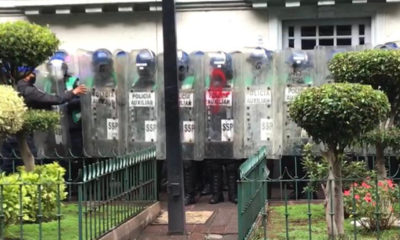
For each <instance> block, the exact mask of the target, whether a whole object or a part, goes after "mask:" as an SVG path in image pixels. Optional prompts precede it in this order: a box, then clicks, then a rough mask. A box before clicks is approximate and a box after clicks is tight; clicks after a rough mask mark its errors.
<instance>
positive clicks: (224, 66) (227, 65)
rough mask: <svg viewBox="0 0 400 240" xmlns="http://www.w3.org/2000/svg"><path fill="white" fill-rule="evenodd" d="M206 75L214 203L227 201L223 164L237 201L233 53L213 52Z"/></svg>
mask: <svg viewBox="0 0 400 240" xmlns="http://www.w3.org/2000/svg"><path fill="white" fill-rule="evenodd" d="M209 73H210V74H209V76H208V77H207V79H206V81H207V82H206V87H207V91H206V105H207V124H206V131H207V140H206V150H205V151H206V152H205V156H206V157H207V158H208V159H209V160H208V161H209V162H210V167H211V173H212V183H211V189H212V196H211V199H210V201H209V203H211V204H215V203H219V202H223V201H224V196H223V192H222V189H223V188H222V185H223V166H225V168H226V172H227V177H228V198H229V200H230V201H231V202H234V203H236V202H237V189H236V180H237V171H238V164H237V160H234V159H233V158H234V156H233V152H234V149H233V139H234V119H233V118H234V116H233V114H234V113H233V111H234V108H233V102H232V97H233V96H232V95H233V83H234V80H233V65H232V57H231V55H230V54H227V53H225V52H218V53H216V54H211V55H210V72H209Z"/></svg>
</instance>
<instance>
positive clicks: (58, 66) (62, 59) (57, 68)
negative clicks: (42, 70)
mask: <svg viewBox="0 0 400 240" xmlns="http://www.w3.org/2000/svg"><path fill="white" fill-rule="evenodd" d="M67 58H68V53H67V52H65V51H63V50H59V51H57V52H55V53H54V54H53V56H51V58H50V60H49V62H48V63H47V70H48V71H49V72H50V73H51V74H52V75H53V76H57V77H60V78H61V77H64V76H65V75H67V74H68V65H67ZM61 75H62V76H61Z"/></svg>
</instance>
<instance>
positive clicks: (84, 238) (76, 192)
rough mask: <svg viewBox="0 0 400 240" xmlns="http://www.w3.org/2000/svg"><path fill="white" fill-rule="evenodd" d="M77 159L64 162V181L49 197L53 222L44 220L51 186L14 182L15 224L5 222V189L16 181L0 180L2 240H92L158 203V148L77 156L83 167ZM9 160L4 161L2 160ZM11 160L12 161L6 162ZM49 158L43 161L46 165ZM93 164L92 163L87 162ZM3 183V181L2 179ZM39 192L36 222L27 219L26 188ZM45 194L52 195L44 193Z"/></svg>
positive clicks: (60, 182) (59, 182) (65, 159)
mask: <svg viewBox="0 0 400 240" xmlns="http://www.w3.org/2000/svg"><path fill="white" fill-rule="evenodd" d="M76 159H78V158H77V157H74V158H66V157H64V158H62V161H64V163H66V164H64V165H66V166H69V167H67V170H66V171H67V173H66V177H65V178H64V179H58V180H59V181H56V184H55V186H53V187H54V188H55V189H56V191H53V192H52V193H51V194H53V195H52V197H53V198H54V199H55V201H54V204H55V205H56V206H55V207H54V209H53V210H54V211H53V213H52V214H53V216H54V219H53V220H52V221H51V222H47V221H46V219H43V211H45V210H46V209H43V205H42V200H41V199H42V198H45V197H49V196H44V194H45V192H44V191H43V190H42V189H44V187H46V186H48V185H49V184H48V183H45V182H38V183H26V182H19V183H18V184H14V186H15V187H16V188H15V189H17V191H16V192H15V193H14V194H15V195H16V196H17V198H18V201H17V206H16V209H17V214H18V216H17V221H14V222H13V223H12V224H10V223H9V222H7V219H8V216H5V213H6V211H5V210H4V209H3V203H4V202H3V199H4V200H5V194H7V193H6V191H5V190H6V189H7V186H10V185H12V183H5V182H0V239H26V240H28V239H32V240H45V239H51V240H55V239H57V240H62V239H65V240H74V239H76V240H92V239H98V238H100V237H102V236H104V235H105V234H106V233H108V232H110V231H111V230H113V229H115V228H116V227H117V226H119V225H120V224H122V223H124V222H126V221H127V220H129V219H130V218H132V217H134V216H136V215H137V214H139V213H140V212H142V211H143V210H144V209H146V208H147V207H148V206H149V205H151V204H152V203H154V202H156V201H157V167H156V150H155V148H150V149H146V150H142V151H139V152H136V153H132V154H128V155H125V156H117V157H109V158H97V159H87V158H79V159H81V161H85V163H83V162H81V163H80V164H79V165H80V166H82V168H80V169H79V168H75V169H74V167H73V164H72V162H73V161H75V160H76ZM3 160H5V159H3ZM6 160H10V159H6ZM50 161H51V160H49V159H46V160H43V161H42V160H39V161H37V162H38V163H46V162H50ZM89 162H90V163H89ZM0 180H1V177H0ZM63 185H64V186H66V190H65V191H68V195H69V196H68V198H67V200H66V201H62V197H61V196H62V194H63V193H62V190H60V189H63ZM27 186H33V187H35V188H37V192H38V194H37V198H38V199H37V204H38V208H37V211H36V213H35V216H34V217H35V218H36V221H35V222H34V223H33V224H32V223H30V224H28V223H27V222H26V221H25V219H24V218H25V216H26V214H24V211H25V210H24V207H25V202H24V199H23V196H25V195H24V194H25V192H24V191H25V190H24V188H25V187H27ZM46 194H48V193H47V192H46Z"/></svg>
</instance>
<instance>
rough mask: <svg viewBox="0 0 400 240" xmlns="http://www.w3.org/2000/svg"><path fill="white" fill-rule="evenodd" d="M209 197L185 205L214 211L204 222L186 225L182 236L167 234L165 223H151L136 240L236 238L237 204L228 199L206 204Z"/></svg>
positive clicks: (194, 209) (192, 208)
mask: <svg viewBox="0 0 400 240" xmlns="http://www.w3.org/2000/svg"><path fill="white" fill-rule="evenodd" d="M209 198H210V196H203V197H201V198H200V199H199V201H198V203H196V204H195V205H191V206H187V207H186V210H188V211H214V214H213V215H212V216H211V218H210V219H209V220H208V221H207V222H206V223H205V224H196V225H194V224H188V225H186V231H187V233H186V235H184V236H182V235H168V234H167V232H168V226H167V225H152V224H151V225H149V226H147V227H146V228H145V229H144V231H143V233H142V234H141V236H140V237H139V239H138V240H167V239H168V240H169V239H171V240H184V239H185V240H186V239H187V240H203V239H208V240H214V239H215V240H216V239H222V240H237V233H238V230H237V225H238V222H237V205H236V204H233V203H231V202H228V201H225V202H223V203H219V204H208V199H209ZM162 199H163V198H162ZM226 199H227V197H226ZM162 209H163V210H166V209H167V205H166V201H162Z"/></svg>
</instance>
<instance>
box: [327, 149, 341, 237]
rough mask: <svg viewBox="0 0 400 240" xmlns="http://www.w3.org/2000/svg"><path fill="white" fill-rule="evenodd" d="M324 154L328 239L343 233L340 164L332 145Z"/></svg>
mask: <svg viewBox="0 0 400 240" xmlns="http://www.w3.org/2000/svg"><path fill="white" fill-rule="evenodd" d="M325 156H326V158H327V160H328V163H329V175H328V182H327V185H326V203H327V204H326V208H325V217H326V223H327V225H328V235H329V236H330V238H329V239H337V238H338V237H339V236H342V235H344V208H343V192H342V191H343V189H342V165H341V161H340V159H338V156H337V152H336V150H335V149H334V148H333V147H330V148H329V150H328V152H326V153H325Z"/></svg>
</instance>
